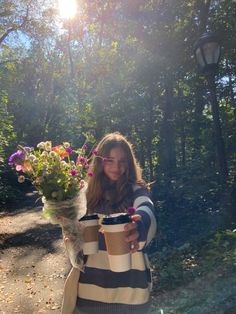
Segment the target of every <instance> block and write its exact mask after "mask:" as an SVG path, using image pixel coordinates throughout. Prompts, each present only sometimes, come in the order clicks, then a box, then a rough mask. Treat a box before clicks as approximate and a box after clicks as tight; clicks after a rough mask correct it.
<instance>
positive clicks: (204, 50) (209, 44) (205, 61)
mask: <svg viewBox="0 0 236 314" xmlns="http://www.w3.org/2000/svg"><path fill="white" fill-rule="evenodd" d="M194 55H195V58H196V61H197V63H198V66H199V68H200V70H201V72H202V73H203V74H205V76H206V78H207V82H208V86H209V90H210V96H211V105H212V115H213V121H214V127H215V139H216V146H217V155H218V162H219V170H220V174H221V175H222V177H227V176H228V167H227V160H226V155H225V144H224V139H223V136H222V129H221V121H220V113H219V104H218V101H217V97H216V83H215V75H216V72H217V69H218V64H219V60H220V56H221V46H220V44H219V41H218V39H217V37H216V35H215V34H214V33H210V32H206V33H204V34H203V35H202V36H201V37H200V38H199V39H198V40H197V41H196V43H195V44H194Z"/></svg>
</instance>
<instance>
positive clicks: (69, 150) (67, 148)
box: [65, 147, 73, 154]
mask: <svg viewBox="0 0 236 314" xmlns="http://www.w3.org/2000/svg"><path fill="white" fill-rule="evenodd" d="M65 150H66V152H67V153H68V154H72V153H73V149H72V148H71V147H66V148H65Z"/></svg>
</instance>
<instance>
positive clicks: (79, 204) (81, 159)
mask: <svg viewBox="0 0 236 314" xmlns="http://www.w3.org/2000/svg"><path fill="white" fill-rule="evenodd" d="M86 150H87V146H86V145H83V146H82V148H80V149H78V150H74V149H73V148H72V147H71V146H70V144H69V143H63V144H62V145H58V146H55V147H52V143H51V142H50V141H46V142H41V143H39V144H38V145H37V149H36V150H35V149H34V148H31V147H23V146H18V150H17V151H16V152H15V153H14V154H12V155H11V156H10V158H9V165H10V166H12V167H14V168H15V169H16V171H17V172H18V181H19V182H20V183H21V182H24V181H25V180H27V179H28V180H30V181H31V182H32V184H33V185H34V186H35V188H36V189H37V190H38V192H39V193H40V194H41V195H42V201H43V204H44V207H43V213H44V215H45V216H46V217H48V218H50V219H51V221H52V222H53V223H56V224H60V225H61V227H62V231H63V234H64V236H65V237H68V238H69V239H70V241H69V245H67V251H68V255H69V258H70V261H71V263H72V265H73V266H74V267H77V268H80V269H81V268H82V266H83V254H82V251H81V250H82V232H81V227H80V225H79V223H78V220H79V219H80V218H81V217H83V216H84V215H85V214H86V210H87V208H86V194H85V192H86V181H85V178H86V176H92V175H93V174H92V173H91V172H90V171H88V168H89V165H88V161H89V160H88V158H87V157H86Z"/></svg>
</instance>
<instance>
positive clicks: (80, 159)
mask: <svg viewBox="0 0 236 314" xmlns="http://www.w3.org/2000/svg"><path fill="white" fill-rule="evenodd" d="M79 161H80V162H81V163H85V162H87V158H85V157H79Z"/></svg>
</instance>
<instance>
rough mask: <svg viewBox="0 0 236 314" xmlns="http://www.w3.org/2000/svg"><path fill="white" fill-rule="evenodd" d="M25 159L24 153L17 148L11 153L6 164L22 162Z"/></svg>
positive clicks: (11, 164)
mask: <svg viewBox="0 0 236 314" xmlns="http://www.w3.org/2000/svg"><path fill="white" fill-rule="evenodd" d="M24 160H25V153H24V152H23V151H22V150H18V151H17V152H16V153H14V154H12V155H11V156H10V157H9V159H8V164H9V165H10V166H13V165H18V164H22V162H23V161H24Z"/></svg>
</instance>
